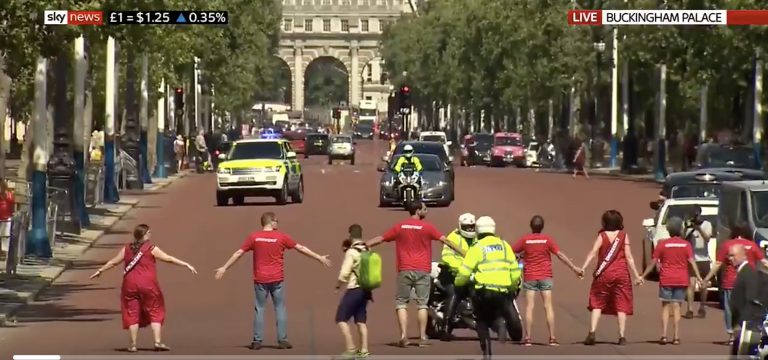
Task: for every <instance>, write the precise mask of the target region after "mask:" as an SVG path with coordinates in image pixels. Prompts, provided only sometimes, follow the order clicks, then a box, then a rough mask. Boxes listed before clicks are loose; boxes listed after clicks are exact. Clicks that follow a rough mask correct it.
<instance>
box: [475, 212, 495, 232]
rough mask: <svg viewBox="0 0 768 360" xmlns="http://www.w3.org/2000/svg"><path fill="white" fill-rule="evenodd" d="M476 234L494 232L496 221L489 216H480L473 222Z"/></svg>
mask: <svg viewBox="0 0 768 360" xmlns="http://www.w3.org/2000/svg"><path fill="white" fill-rule="evenodd" d="M475 228H476V229H477V233H478V234H495V233H496V222H495V221H493V219H491V217H490V216H481V217H480V218H479V219H477V222H476V223H475Z"/></svg>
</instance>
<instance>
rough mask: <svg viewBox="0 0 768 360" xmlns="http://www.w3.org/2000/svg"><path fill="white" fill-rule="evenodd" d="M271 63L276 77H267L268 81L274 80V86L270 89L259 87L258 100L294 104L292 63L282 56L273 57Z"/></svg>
mask: <svg viewBox="0 0 768 360" xmlns="http://www.w3.org/2000/svg"><path fill="white" fill-rule="evenodd" d="M271 61H272V62H273V63H272V64H271V66H272V69H273V70H274V73H273V74H274V76H275V78H274V79H266V80H268V81H270V82H271V81H274V83H273V84H272V85H273V86H271V87H269V88H268V89H257V90H258V91H257V92H256V99H254V100H255V101H257V102H260V101H266V102H277V103H282V104H292V101H293V69H292V68H291V65H290V64H289V63H288V62H287V61H286V60H285V59H284V58H282V57H279V56H274V57H272V59H271Z"/></svg>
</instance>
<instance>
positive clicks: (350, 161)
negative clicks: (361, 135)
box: [349, 156, 355, 165]
mask: <svg viewBox="0 0 768 360" xmlns="http://www.w3.org/2000/svg"><path fill="white" fill-rule="evenodd" d="M349 165H355V157H354V156H353V157H352V158H351V159H349Z"/></svg>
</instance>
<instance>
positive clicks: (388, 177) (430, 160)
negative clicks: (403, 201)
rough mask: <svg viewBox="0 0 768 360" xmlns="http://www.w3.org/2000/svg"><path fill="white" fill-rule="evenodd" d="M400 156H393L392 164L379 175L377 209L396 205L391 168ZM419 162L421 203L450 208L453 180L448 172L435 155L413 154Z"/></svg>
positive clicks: (396, 198)
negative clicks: (420, 168) (420, 167)
mask: <svg viewBox="0 0 768 360" xmlns="http://www.w3.org/2000/svg"><path fill="white" fill-rule="evenodd" d="M401 156H402V155H395V156H394V157H393V158H392V162H391V163H390V164H389V166H388V167H387V168H386V170H385V171H384V174H382V175H381V182H380V184H381V185H380V190H379V207H387V206H392V205H395V204H397V203H398V201H399V198H398V197H399V195H398V193H397V191H396V190H397V189H395V188H394V186H393V185H394V183H395V176H396V174H395V172H394V170H392V168H393V167H394V166H395V164H396V163H397V159H399V158H400V157H401ZM414 156H415V157H417V158H419V161H421V166H422V168H423V169H422V170H421V173H420V174H421V179H422V194H421V197H422V201H423V202H424V203H425V204H428V205H437V206H441V207H442V206H450V205H451V202H453V197H454V196H453V179H451V176H450V175H449V172H450V170H449V169H448V166H447V165H446V164H445V163H444V162H443V160H442V159H441V158H440V157H439V156H437V155H430V154H423V153H422V154H420V153H416V154H414Z"/></svg>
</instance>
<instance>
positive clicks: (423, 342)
mask: <svg viewBox="0 0 768 360" xmlns="http://www.w3.org/2000/svg"><path fill="white" fill-rule="evenodd" d="M418 344H419V347H420V348H428V347H429V340H427V339H419V343H418Z"/></svg>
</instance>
